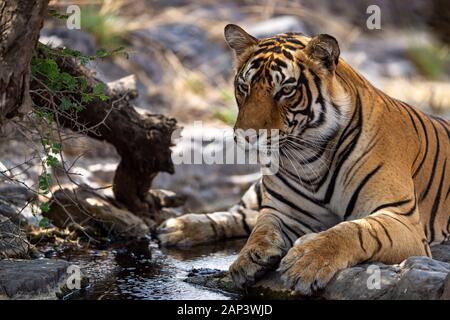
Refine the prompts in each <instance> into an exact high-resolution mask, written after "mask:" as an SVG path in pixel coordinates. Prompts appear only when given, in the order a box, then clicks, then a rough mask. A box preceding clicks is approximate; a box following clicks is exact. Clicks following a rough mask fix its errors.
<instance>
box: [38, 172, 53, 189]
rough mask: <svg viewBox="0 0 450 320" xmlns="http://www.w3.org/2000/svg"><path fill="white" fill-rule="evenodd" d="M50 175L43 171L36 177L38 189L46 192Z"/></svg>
mask: <svg viewBox="0 0 450 320" xmlns="http://www.w3.org/2000/svg"><path fill="white" fill-rule="evenodd" d="M50 181H51V175H50V174H48V173H43V174H41V175H40V176H39V177H38V183H39V190H41V191H42V192H45V193H47V192H48V191H49V188H50Z"/></svg>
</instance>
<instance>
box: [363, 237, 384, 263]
mask: <svg viewBox="0 0 450 320" xmlns="http://www.w3.org/2000/svg"><path fill="white" fill-rule="evenodd" d="M366 230H367V232H368V233H369V234H370V235H371V236H372V238H374V239H375V241H376V242H377V248H376V249H375V250H374V251H373V253H372V255H371V256H370V257H369V258H368V259H367V260H366V261H370V260H372V258H373V257H375V255H376V254H378V253H379V252H380V251H381V248H382V247H383V244H382V243H381V241H380V239H379V236H378V234H377V231H376V230H375V229H374V230H373V231H374V233H375V234H374V233H372V231H371V230H370V229H366Z"/></svg>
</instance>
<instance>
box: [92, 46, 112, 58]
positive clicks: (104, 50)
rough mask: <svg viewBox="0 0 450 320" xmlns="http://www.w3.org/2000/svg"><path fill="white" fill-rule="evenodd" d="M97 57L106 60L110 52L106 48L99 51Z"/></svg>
mask: <svg viewBox="0 0 450 320" xmlns="http://www.w3.org/2000/svg"><path fill="white" fill-rule="evenodd" d="M95 55H96V57H98V58H104V57H106V56H108V55H109V52H108V50H106V49H104V48H100V49H98V50H97V52H96V53H95Z"/></svg>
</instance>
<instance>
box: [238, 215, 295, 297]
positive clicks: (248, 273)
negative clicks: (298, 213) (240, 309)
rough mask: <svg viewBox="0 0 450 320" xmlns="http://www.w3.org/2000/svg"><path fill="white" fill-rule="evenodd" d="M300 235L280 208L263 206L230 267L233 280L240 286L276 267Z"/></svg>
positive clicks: (250, 282)
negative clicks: (283, 216) (287, 221)
mask: <svg viewBox="0 0 450 320" xmlns="http://www.w3.org/2000/svg"><path fill="white" fill-rule="evenodd" d="M300 234H302V232H300V231H295V230H294V229H293V228H291V227H289V229H287V228H286V226H285V224H284V222H283V221H282V220H281V218H280V214H279V213H278V212H277V211H275V210H273V209H267V208H264V209H262V210H261V212H260V215H259V216H258V220H257V222H256V225H255V227H254V229H253V231H252V233H251V235H250V237H249V239H248V240H247V243H246V244H245V246H244V248H242V250H241V252H240V253H239V257H238V258H237V259H236V261H235V262H234V263H233V264H232V265H231V266H230V274H231V276H232V278H233V281H234V283H235V284H236V285H237V286H238V287H240V288H242V287H245V286H248V285H251V284H254V283H255V282H256V280H258V278H260V277H261V276H262V275H263V274H264V273H265V272H266V271H268V270H270V269H275V268H276V266H277V265H278V263H279V262H280V260H281V258H282V257H283V256H284V255H285V254H286V252H288V250H289V248H291V247H292V244H293V242H294V241H295V239H296V238H297V237H298V236H299V235H300Z"/></svg>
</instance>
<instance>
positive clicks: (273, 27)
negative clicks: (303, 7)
mask: <svg viewBox="0 0 450 320" xmlns="http://www.w3.org/2000/svg"><path fill="white" fill-rule="evenodd" d="M247 31H248V32H249V33H250V34H251V35H252V36H254V37H257V38H266V37H270V36H273V35H275V34H278V33H285V32H300V33H303V34H308V32H307V29H306V27H305V25H304V24H303V23H302V22H301V21H300V19H299V18H298V17H294V16H278V17H274V18H272V19H269V20H264V21H262V22H259V23H256V24H253V25H252V26H249V27H248V28H247Z"/></svg>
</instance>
